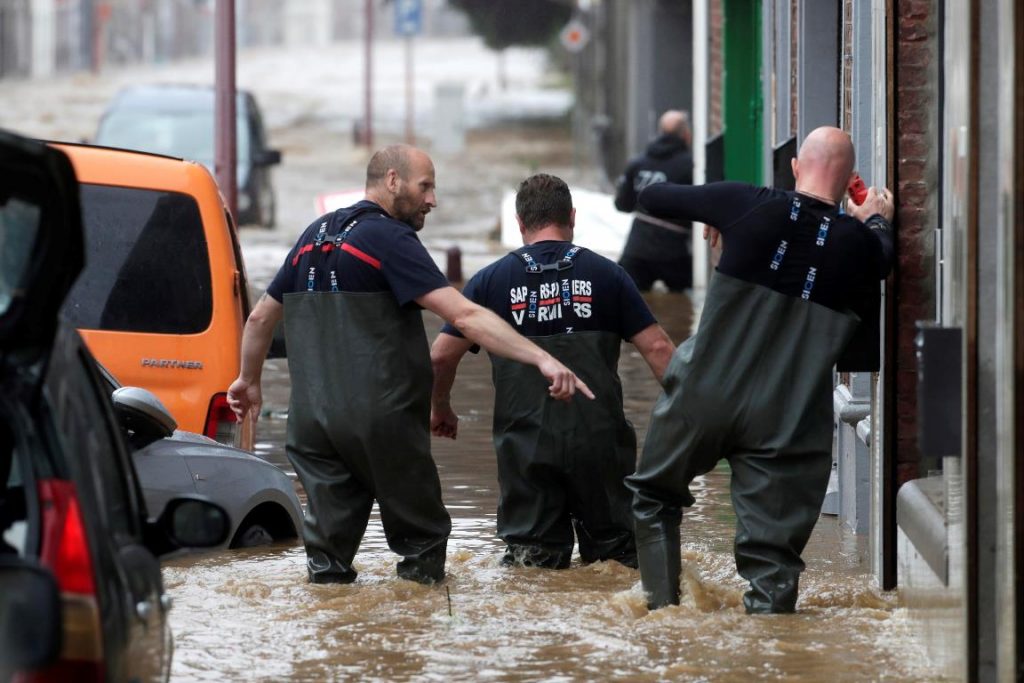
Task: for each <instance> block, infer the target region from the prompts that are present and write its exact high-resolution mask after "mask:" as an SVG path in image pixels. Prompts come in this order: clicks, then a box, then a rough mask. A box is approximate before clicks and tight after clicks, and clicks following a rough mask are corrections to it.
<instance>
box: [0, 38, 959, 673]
mask: <svg viewBox="0 0 1024 683" xmlns="http://www.w3.org/2000/svg"><path fill="white" fill-rule="evenodd" d="M388 50H390V52H388ZM431 50H432V51H431ZM453 52H455V53H457V55H458V57H457V59H453V58H452V53H453ZM350 53H351V54H350ZM311 54H312V53H309V52H306V53H303V52H297V53H296V54H294V55H292V56H291V59H292V60H293V63H291V64H290V66H289V65H286V66H284V67H281V66H278V67H275V69H274V70H269V69H268V68H266V65H265V64H264V65H263V66H261V62H260V60H261V59H264V58H268V57H267V55H264V54H262V53H258V52H255V53H251V54H248V55H244V54H243V58H242V59H240V62H239V68H240V75H239V85H240V86H244V87H248V88H250V89H251V90H253V92H254V93H255V94H256V96H257V98H258V99H260V100H261V102H262V104H263V106H264V107H265V111H266V118H267V120H268V124H269V128H270V141H271V143H272V144H273V145H274V146H276V147H279V148H281V150H282V152H283V155H284V163H283V164H282V166H281V167H280V168H278V169H275V171H274V173H275V184H276V191H277V198H278V212H279V214H278V215H279V220H278V225H277V227H276V228H275V229H272V230H263V229H260V228H254V227H246V228H243V229H242V231H241V232H242V243H243V251H244V254H245V259H246V263H247V268H248V274H249V278H250V285H251V289H252V290H253V291H254V292H256V293H259V292H261V291H262V289H263V288H264V287H265V286H266V284H267V282H268V281H269V279H270V277H272V275H273V273H274V271H275V270H276V268H277V267H278V266H279V265H280V263H281V261H282V259H283V258H284V255H285V253H286V252H287V250H288V249H289V248H290V246H291V244H292V241H293V240H294V238H295V236H296V235H297V234H298V233H299V232H300V231H301V230H302V229H303V228H304V227H305V226H306V225H307V224H309V222H311V221H312V220H313V219H314V218H315V217H316V213H315V209H314V208H313V207H314V199H315V198H316V195H317V194H318V193H322V192H328V191H336V190H346V189H352V188H355V187H360V186H361V184H362V181H363V172H364V168H365V164H366V161H367V159H368V154H367V151H366V150H365V149H362V148H357V147H355V146H354V145H353V144H352V141H351V122H352V119H353V118H354V117H355V116H356V115H357V112H358V108H359V107H358V105H359V98H358V97H347V96H341V95H339V94H338V91H344V88H343V87H341V86H339V87H338V88H336V91H335V92H334V93H333V94H332V96H331V97H330V98H325V97H319V96H316V95H317V93H318V91H317V88H319V87H322V85H323V83H331V84H332V85H333V81H330V80H329V79H330V78H336V79H339V80H340V79H342V78H346V79H347V80H346V82H345V84H344V85H345V86H346V87H347V88H348V91H349V92H351V90H352V88H353V84H355V85H358V82H357V79H356V77H355V76H354V75H352V74H355V70H354V69H350V71H351V73H350V74H347V72H345V70H344V69H339V68H337V66H336V65H337V64H341V63H351V62H352V61H353V60H354V57H353V56H352V55H354V54H356V52H355V48H353V47H352V46H351V45H346V46H342V47H337V48H332V50H331V51H330V54H329V56H330V57H332V59H333V62H329V64H332V65H333V66H330V67H329V68H328V67H325V66H320V65H319V64H320V62H314V61H313V60H312V59H311ZM380 54H381V56H380V58H379V59H380V63H382V64H393V63H400V62H398V61H396V60H397V57H398V54H399V53H398V47H397V46H396V45H391V46H390V47H389V46H388V44H385V45H384V46H383V47H381V53H380ZM423 54H424V55H425V56H424V58H423V59H424V60H425V61H424V63H423V64H422V65H421V66H422V69H421V70H420V72H419V73H421V74H424V79H426V78H427V75H428V74H431V73H434V71H431V67H430V63H429V62H428V61H427V59H428V57H429V58H430V59H434V60H436V61H437V62H438V63H439V64H440V63H443V64H445V65H451V64H452V63H455V62H458V63H459V64H460V65H463V66H464V67H465V70H466V71H467V72H469V71H470V70H471V69H470V67H472V66H479V65H480V64H481V63H483V67H482V69H477V71H481V70H483V71H485V72H486V74H487V75H486V77H479V83H476V82H470V84H469V85H468V86H467V92H469V93H470V95H471V97H470V99H471V100H473V101H474V102H475V103H476V104H477V105H479V106H480V107H481V108H483V107H484V105H487V106H490V107H491V108H492V109H495V108H499V107H501V106H505V105H504V103H506V102H510V101H513V100H514V99H515V97H514V94H515V93H505V94H503V95H502V98H495V97H491V96H490V95H488V93H490V94H491V95H493V94H494V93H495V92H496V90H495V86H494V83H493V79H494V77H493V74H492V71H493V68H492V66H491V64H490V62H489V61H487V62H486V63H484V60H493V56H492V55H491V53H490V52H489V51H486V50H484V49H483V48H482V47H481V46H480V44H479V43H478V41H463V42H462V43H457V44H455V45H454V47H453V46H451V45H449V44H448V43H442V42H440V41H439V42H437V43H436V44H434V45H432V46H431V49H430V50H428V49H426V48H425V49H424V50H423ZM523 54H524V55H525V56H524V57H522V59H518V58H516V56H515V53H514V52H510V55H509V56H508V63H507V65H506V66H507V69H508V74H509V79H510V80H511V82H512V83H513V84H515V83H516V82H517V79H518V80H519V81H521V82H522V83H523V84H525V85H522V86H521V87H522V88H527V87H529V88H534V87H537V88H539V87H540V86H539V85H538V84H539V82H540V81H541V79H542V76H543V68H542V65H541V66H537V65H536V64H535V62H536V61H538V60H536V59H534V58H533V57H532V56H531V55H532V54H533V53H532V52H531V51H523ZM268 59H269V58H268ZM343 60H348V61H347V62H343ZM324 63H328V62H326V61H325V62H324ZM307 67H308V68H307ZM385 68H391V67H385ZM317 69H320V71H317ZM435 71H436V70H435ZM211 73H212V71H211V70H210V64H209V62H201V61H195V62H183V63H180V64H172V65H168V66H167V67H166V68H164V69H162V70H157V69H153V68H151V67H150V68H148V70H147V71H146V72H145V73H144V74H143V73H140V71H131V70H124V71H123V72H119V73H115V74H113V75H111V76H108V77H104V78H99V77H96V76H93V75H80V76H77V77H76V78H74V79H64V80H58V79H54V80H52V81H49V82H42V83H28V82H26V83H17V84H14V85H11V86H8V89H7V91H6V93H5V94H6V95H7V97H6V98H5V102H8V103H10V105H11V106H9V107H6V108H5V109H6V111H5V112H0V125H5V126H8V127H11V128H15V129H18V130H20V131H21V132H24V133H26V134H30V135H36V136H39V137H43V138H57V139H79V138H82V137H88V136H90V135H92V133H93V131H94V129H95V122H96V120H97V119H98V116H99V113H100V112H101V111H102V107H103V105H104V103H105V102H106V100H107V99H108V98H109V97H110V96H111V95H112V93H113V92H115V91H116V89H117V87H119V86H120V85H122V84H123V83H127V82H134V81H136V80H143V79H144V77H145V78H148V79H150V80H163V81H183V82H196V81H201V80H204V79H205V80H208V79H209V76H210V74H211ZM346 74H347V75H346ZM467 78H468V77H467ZM474 78H476V77H475V76H474ZM382 80H385V81H388V79H387V78H384V79H382ZM314 82H315V84H314ZM389 82H390V87H391V88H392V89H396V88H397V86H396V83H397V81H396V78H394V77H392V78H390V81H389ZM432 86H433V83H432V82H428V81H424V83H422V84H421V85H420V87H421V88H422V89H423V90H425V91H428V92H429V89H430V88H431V87H432ZM485 86H486V87H485ZM300 92H301V96H300V95H299V94H297V93H300ZM489 97H490V99H488V98H489ZM382 110H383V111H382V114H381V116H382V117H383V118H384V119H385V120H387V121H390V122H391V123H392V124H393V125H392V128H393V129H396V128H398V127H399V126H398V123H397V122H399V121H401V116H400V114H401V109H400V108H399V106H398V105H397V104H395V103H393V102H392V103H391V104H390V105H389V106H384V107H382ZM496 118H497V117H496ZM567 128H568V125H567V123H566V121H565V119H564V118H555V119H554V120H553V121H550V120H549V121H547V122H546V123H544V124H543V125H536V124H531V125H527V124H521V123H520V124H514V125H512V124H508V123H507V122H503V123H493V122H492V123H489V124H488V126H486V127H481V128H479V129H475V130H470V131H469V133H468V136H467V149H466V151H465V152H462V153H460V154H456V155H453V156H450V157H442V156H437V157H435V163H436V166H437V178H438V196H439V206H438V209H437V210H436V212H434V213H432V214H431V215H430V216H429V217H428V219H427V226H426V228H425V230H424V231H423V233H422V234H421V235H422V238H423V241H424V243H425V244H426V245H427V247H428V248H429V249H430V251H431V253H432V255H434V257H435V259H436V260H438V262H439V263H442V264H443V258H444V251H445V249H447V248H448V247H450V246H452V245H454V244H457V245H459V246H460V247H461V249H462V252H463V254H464V259H463V269H464V272H465V274H466V275H467V276H468V275H471V274H472V273H473V272H475V271H476V270H477V269H478V268H479V267H481V266H482V265H484V264H485V263H487V262H489V261H491V260H493V259H494V258H496V257H497V256H498V255H500V254H501V253H503V251H504V250H503V249H502V248H501V247H500V246H499V245H497V244H496V243H495V242H494V241H493V237H492V236H493V234H494V233H495V230H496V228H497V216H498V208H499V204H500V201H501V196H502V193H503V192H504V191H505V190H506V189H511V188H512V187H514V185H515V183H517V182H518V181H519V180H521V179H522V178H524V177H525V176H527V175H529V174H530V173H533V172H537V171H544V172H548V173H554V174H558V175H561V176H562V177H564V178H565V179H566V180H567V181H568V182H569V183H570V184H571V185H573V186H580V187H587V188H590V189H598V188H599V186H600V185H601V184H602V183H601V180H600V179H599V178H597V176H596V173H595V172H594V171H593V170H588V167H587V166H586V165H583V166H582V167H581V166H580V165H579V164H578V163H574V162H576V156H575V155H574V151H573V150H572V148H571V145H570V143H569V139H568V138H569V135H568V131H567ZM381 137H382V138H385V139H381V140H379V143H380V144H385V143H387V142H392V141H395V140H394V139H387V138H386V135H383V134H382V136H381ZM427 149H428V150H429V145H428V146H427ZM585 230H586V226H584V225H580V226H578V227H577V234H578V235H579V234H581V233H582V232H584V231H585ZM649 301H650V303H651V306H652V309H653V310H654V313H655V315H656V316H657V317H658V319H659V321H660V322H661V323H662V324H663V325H664V326H665V328H666V329H667V331H668V332H669V334H670V336H671V337H672V338H673V340H674V341H675V342H676V343H679V342H681V341H682V340H683V339H684V338H685V337H686V336H688V334H689V333H690V331H691V327H692V325H693V318H694V311H693V307H692V304H691V300H690V299H689V298H688V297H686V296H682V295H670V294H660V293H654V294H652V295H650V296H649ZM425 320H426V323H427V332H428V335H429V337H430V338H431V339H433V337H434V336H435V335H436V334H437V331H438V330H439V329H440V320H439V319H438V318H436V317H435V316H433V314H430V313H427V314H425ZM620 374H621V376H622V379H623V388H624V394H625V401H626V412H627V416H628V417H629V418H630V419H631V420H632V421H633V423H634V425H635V426H636V428H637V435H638V438H639V439H640V442H641V443H642V442H643V437H644V434H645V432H646V429H647V425H648V420H649V417H650V410H651V406H652V405H653V403H654V401H655V399H656V398H657V395H658V389H659V388H658V385H657V384H656V382H655V381H654V379H653V378H652V377H651V376H650V373H649V371H648V368H647V366H646V364H645V363H644V362H643V360H642V359H641V357H640V356H639V354H638V353H636V352H634V351H633V349H632V347H631V346H630V345H628V344H627V345H624V346H623V352H622V358H621V361H620ZM492 404H493V389H492V387H491V381H490V364H489V361H488V359H487V358H486V355H485V354H480V355H479V356H468V357H467V358H466V359H465V360H464V361H463V362H462V364H461V366H460V370H459V375H458V379H457V381H456V385H455V389H454V392H453V406H454V408H455V410H456V411H457V412H458V414H459V416H460V419H461V425H460V430H459V434H460V436H459V439H458V440H457V441H455V442H452V441H449V440H442V439H433V448H434V458H435V460H436V462H437V464H438V468H439V471H440V476H441V483H442V487H443V496H444V500H445V503H446V504H447V507H448V510H449V512H450V513H451V516H452V522H453V531H452V535H451V538H450V540H449V544H448V565H447V571H448V579H447V581H446V582H445V584H444V585H441V586H435V587H424V586H421V585H419V584H415V583H411V582H408V581H402V580H399V579H398V578H397V577H396V576H395V563H396V562H397V561H398V559H399V558H398V557H396V556H395V555H393V554H392V553H391V552H390V550H389V549H388V548H387V545H386V543H385V539H384V536H383V533H382V529H381V526H380V518H379V516H378V515H377V513H376V511H375V512H374V514H373V516H372V517H371V521H370V524H369V528H368V529H367V532H366V536H365V538H364V540H363V543H362V546H361V548H360V551H359V553H358V555H357V556H356V560H355V566H356V568H357V569H358V570H359V572H360V574H359V579H358V581H357V582H356V583H355V584H352V585H311V584H308V583H307V582H306V569H305V557H304V553H303V549H302V546H301V544H297V545H275V546H270V547H264V548H257V549H251V550H233V551H225V552H219V553H212V554H205V555H195V556H188V557H183V558H177V559H173V560H170V561H167V562H166V563H165V564H164V570H163V576H164V581H165V584H166V587H167V589H168V592H169V594H170V596H171V597H172V598H173V600H174V609H173V610H172V611H171V612H170V621H171V625H172V628H173V631H174V637H175V653H174V660H173V666H172V672H171V680H172V681H175V682H179V683H183V682H185V681H282V680H291V681H344V680H353V681H357V680H358V681H396V680H426V681H432V680H436V681H442V680H460V681H478V680H484V681H520V680H522V681H576V680H602V681H603V680H621V681H665V680H668V681H675V680H679V681H750V680H780V679H784V680H787V681H822V680H843V681H864V680H885V681H908V682H909V681H927V680H940V679H939V678H938V676H937V674H936V673H935V671H934V670H933V669H932V668H930V666H929V663H928V662H926V661H923V660H922V659H921V658H920V655H919V654H918V653H919V650H918V649H917V646H916V643H915V642H914V641H913V639H912V634H911V631H910V624H909V622H908V620H907V615H906V612H905V610H904V609H902V608H901V607H900V606H899V605H898V604H897V597H896V594H895V593H881V592H879V591H878V590H877V589H876V588H874V587H873V585H872V582H871V579H870V576H869V573H868V567H866V566H865V564H864V561H863V560H862V558H863V557H864V555H865V553H864V548H863V547H861V544H862V539H858V537H856V536H855V535H854V534H852V533H850V532H848V531H846V530H844V529H842V528H840V526H839V524H838V521H837V519H836V518H834V517H822V518H821V519H820V520H819V523H818V525H817V527H816V529H815V532H814V535H813V536H812V538H811V541H810V544H809V546H808V548H807V550H806V552H805V553H804V559H805V561H806V562H807V565H808V569H807V571H806V572H805V573H804V575H803V580H802V590H801V598H800V601H799V603H798V609H799V613H798V614H796V615H790V616H773V617H748V616H746V615H745V614H744V612H743V607H742V603H741V596H742V593H743V591H744V589H745V584H744V582H742V581H741V580H740V579H739V578H738V577H737V575H736V573H735V567H734V561H733V556H732V543H733V533H734V517H733V513H732V507H731V504H730V501H729V495H728V481H729V472H728V469H727V468H724V467H720V468H719V469H717V470H715V471H713V472H712V473H710V474H708V475H707V476H705V477H702V478H700V479H698V480H697V481H696V482H695V484H694V492H695V494H696V496H697V504H696V506H695V507H693V508H691V509H689V510H687V511H686V513H685V515H684V519H683V526H682V537H683V543H684V565H685V566H684V578H683V581H684V587H683V588H684V589H683V604H682V605H680V606H678V607H669V608H666V609H663V610H659V611H657V612H655V613H648V611H647V609H646V607H645V602H646V601H645V599H644V597H643V595H642V592H641V590H640V576H639V572H638V571H636V570H633V569H628V568H626V567H623V566H621V565H619V564H617V563H614V562H612V563H596V564H593V565H589V566H582V565H580V564H579V560H578V558H577V559H575V560H574V562H573V565H572V567H571V568H569V569H567V570H564V571H544V570H539V569H527V568H513V569H506V568H502V567H501V566H499V560H500V558H501V554H502V551H503V544H502V543H501V542H500V541H499V540H498V539H496V538H495V536H494V534H495V519H496V507H497V480H496V463H495V455H494V451H493V447H492V444H491V435H490V429H491V416H492ZM287 406H288V379H287V364H286V361H284V360H273V361H268V363H267V365H266V367H265V370H264V413H263V416H262V418H261V421H260V425H259V427H258V444H257V453H258V454H259V455H261V456H262V457H264V458H266V459H268V460H270V461H271V462H274V463H275V464H277V465H279V466H280V467H282V468H283V469H284V470H286V471H288V472H291V471H292V468H291V466H290V464H289V463H288V462H287V460H286V458H285V455H284V448H283V443H284V433H285V420H286V414H287ZM300 497H302V498H303V500H304V496H302V494H301V491H300Z"/></svg>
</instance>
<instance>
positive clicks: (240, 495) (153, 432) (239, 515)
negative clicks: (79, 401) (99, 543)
mask: <svg viewBox="0 0 1024 683" xmlns="http://www.w3.org/2000/svg"><path fill="white" fill-rule="evenodd" d="M101 370H103V369H102V368H101ZM103 379H104V383H105V386H106V388H107V390H108V391H109V392H110V393H111V397H112V399H113V402H114V409H115V411H116V412H117V415H118V418H119V419H120V422H121V426H122V427H123V428H124V429H125V430H126V431H128V433H129V441H130V442H131V444H132V447H133V448H134V452H133V454H132V460H133V461H134V462H135V470H136V471H137V472H138V473H139V483H140V484H141V485H142V494H143V496H144V497H145V499H146V506H147V507H148V508H149V510H150V511H151V512H154V513H158V512H159V511H160V510H163V509H164V507H165V506H166V505H167V504H168V503H169V502H170V501H172V500H174V499H175V498H176V497H177V496H179V495H181V494H183V493H198V494H202V495H204V496H206V497H208V498H209V499H210V500H213V501H214V502H216V503H218V504H219V505H222V506H223V507H224V508H225V509H226V510H227V511H228V514H229V515H230V516H231V519H232V520H233V521H234V524H233V525H232V527H231V533H230V534H229V535H228V538H227V539H226V540H225V541H224V543H222V544H221V545H220V546H219V547H222V548H223V547H229V548H248V547H252V546H258V545H264V544H267V543H273V542H276V541H283V540H289V539H296V538H298V536H299V532H300V531H301V529H302V506H301V504H300V503H299V499H298V497H297V496H296V495H295V486H294V484H293V483H292V480H291V479H290V478H289V477H288V475H286V474H285V473H284V472H282V471H281V470H280V469H278V468H277V467H276V466H274V465H273V464H272V463H269V462H267V461H266V460H263V459H262V458H259V457H257V456H255V455H253V454H251V453H247V452H245V451H241V450H238V449H237V448H231V447H230V446H225V445H224V444H220V443H217V442H216V441H213V440H212V439H208V438H206V437H204V436H201V435H199V434H193V433H191V432H184V431H180V430H178V429H177V424H176V423H175V421H174V418H173V417H171V415H170V413H168V412H167V409H166V408H164V406H163V405H162V404H161V403H160V400H159V399H157V397H156V396H154V395H153V394H152V393H151V392H149V391H146V390H145V389H140V388H138V387H121V386H120V385H119V384H118V383H117V380H116V379H115V378H114V377H113V375H111V374H110V373H109V372H106V371H103Z"/></svg>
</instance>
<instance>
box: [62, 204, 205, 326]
mask: <svg viewBox="0 0 1024 683" xmlns="http://www.w3.org/2000/svg"><path fill="white" fill-rule="evenodd" d="M81 200H82V219H83V223H84V224H85V243H86V259H85V270H84V271H82V274H81V275H79V277H78V281H77V282H76V283H75V286H74V288H73V289H72V290H71V294H70V295H69V296H68V298H67V301H66V302H65V303H64V313H65V314H66V315H67V316H68V317H69V318H70V320H71V322H72V323H73V324H74V325H75V326H76V327H81V328H85V329H92V330H111V331H120V332H152V333H163V334H190V333H195V332H202V331H203V330H205V329H206V328H207V327H209V325H210V320H211V317H212V314H213V297H212V294H211V284H210V259H209V256H208V255H207V249H206V235H205V233H204V232H203V223H202V219H201V218H200V215H199V206H198V204H196V201H195V199H194V198H192V197H190V196H188V195H185V194H180V193H177V192H161V191H157V190H142V189H138V188H128V187H115V186H108V185H90V184H83V185H82V186H81Z"/></svg>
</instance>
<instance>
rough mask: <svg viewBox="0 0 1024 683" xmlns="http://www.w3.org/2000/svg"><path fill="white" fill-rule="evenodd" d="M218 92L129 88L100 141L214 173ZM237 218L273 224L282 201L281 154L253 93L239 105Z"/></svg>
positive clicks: (104, 123) (104, 121) (111, 109)
mask: <svg viewBox="0 0 1024 683" xmlns="http://www.w3.org/2000/svg"><path fill="white" fill-rule="evenodd" d="M214 94H215V91H214V89H213V88H212V87H210V86H202V85H141V86H132V87H129V88H125V89H124V90H122V91H121V92H119V93H118V94H117V95H116V96H115V97H114V99H113V100H112V101H111V102H110V104H109V105H108V106H107V109H106V111H105V112H104V113H103V117H102V118H101V119H100V125H99V130H98V131H97V133H96V140H95V142H96V144H97V145H104V146H107V147H120V148H123V149H135V150H140V151H143V152H154V153H156V154H165V155H167V156H172V157H181V158H183V159H191V160H193V161H198V162H199V163H201V164H203V165H205V166H206V167H207V168H208V169H210V171H211V172H213V155H214V118H213V113H214V112H213V105H214ZM235 111H236V117H237V121H238V125H237V128H236V156H237V160H238V171H237V181H238V222H239V223H240V224H242V225H248V224H254V225H262V226H264V227H268V228H269V227H273V225H274V222H275V221H276V219H277V202H276V200H275V198H274V188H273V184H272V182H271V176H270V169H271V167H272V166H275V165H277V164H279V163H281V152H280V151H279V150H276V149H270V148H269V147H267V135H266V131H265V130H264V127H263V116H262V114H261V113H260V108H259V106H258V105H257V104H256V98H254V97H253V96H252V94H251V93H248V92H246V91H244V90H243V91H239V92H238V94H237V100H236V104H235Z"/></svg>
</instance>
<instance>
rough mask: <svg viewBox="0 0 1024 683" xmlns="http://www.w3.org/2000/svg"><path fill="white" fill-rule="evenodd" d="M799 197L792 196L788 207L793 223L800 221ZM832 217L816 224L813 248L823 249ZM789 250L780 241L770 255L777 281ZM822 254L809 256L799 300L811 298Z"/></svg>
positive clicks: (771, 265) (786, 242)
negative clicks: (808, 265)
mask: <svg viewBox="0 0 1024 683" xmlns="http://www.w3.org/2000/svg"><path fill="white" fill-rule="evenodd" d="M801 203H802V202H801V199H800V195H793V201H792V202H791V203H790V205H789V220H790V221H792V222H793V223H798V222H799V221H800V206H801ZM832 220H833V219H832V216H828V215H826V216H822V218H821V223H819V224H818V234H817V235H816V236H815V238H814V246H816V247H824V246H825V241H826V240H828V231H829V228H831V227H832ZM788 248H789V243H788V241H786V240H781V241H780V242H779V246H778V247H776V249H775V254H774V255H772V262H771V264H769V266H768V267H769V268H771V269H772V270H773V271H775V277H776V279H778V274H779V268H780V267H781V266H782V259H783V258H785V256H786V250H787V249H788ZM821 255H822V252H821V250H820V249H814V250H813V252H812V254H811V259H810V261H811V265H810V267H808V269H807V275H806V276H805V278H804V286H803V290H802V291H801V293H800V298H801V299H805V300H809V299H810V298H811V291H812V290H813V289H814V280H815V279H816V278H817V276H818V268H819V264H820V263H821Z"/></svg>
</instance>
